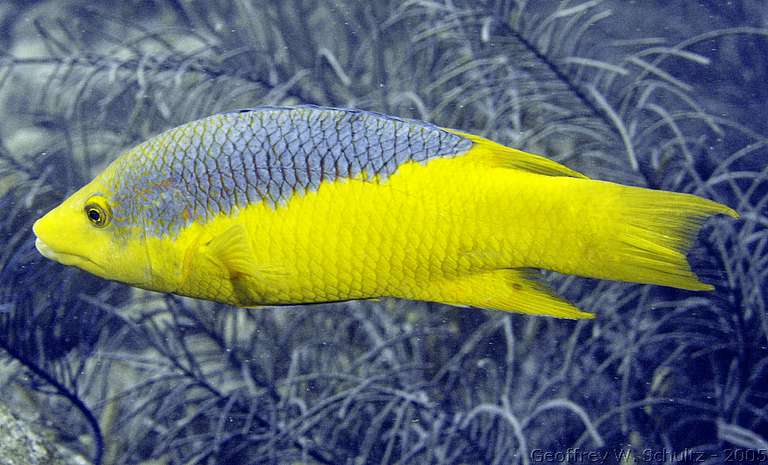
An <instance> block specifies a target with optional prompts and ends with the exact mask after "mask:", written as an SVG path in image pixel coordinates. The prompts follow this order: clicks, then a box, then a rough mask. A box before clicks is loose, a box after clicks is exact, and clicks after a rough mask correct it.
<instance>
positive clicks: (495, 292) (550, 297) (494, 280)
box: [419, 269, 595, 319]
mask: <svg viewBox="0 0 768 465" xmlns="http://www.w3.org/2000/svg"><path fill="white" fill-rule="evenodd" d="M424 294H425V295H423V296H419V298H420V299H422V300H429V301H433V302H441V303H445V304H449V305H457V306H470V307H478V308H487V309H494V310H503V311H507V312H518V313H527V314H531V315H548V316H553V317H557V318H570V319H583V318H594V317H595V315H593V314H592V313H587V312H583V311H581V310H579V309H578V308H576V307H575V306H574V305H573V304H571V303H570V302H568V301H566V300H565V299H562V298H560V297H558V296H556V295H555V294H553V293H552V291H551V290H550V289H548V288H547V287H546V286H545V285H544V284H543V283H542V282H541V281H539V280H537V279H536V278H535V277H534V276H533V274H532V273H531V272H530V271H529V270H525V269H503V270H492V271H486V272H481V273H476V274H471V275H467V276H461V277H457V278H453V279H450V280H444V281H438V282H435V283H432V284H431V285H430V286H428V287H426V288H425V289H424Z"/></svg>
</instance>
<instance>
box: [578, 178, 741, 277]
mask: <svg viewBox="0 0 768 465" xmlns="http://www.w3.org/2000/svg"><path fill="white" fill-rule="evenodd" d="M589 182H599V181H589ZM600 184H603V185H604V186H603V187H604V188H605V189H607V190H613V189H616V190H617V192H616V194H617V196H616V199H617V201H616V202H615V203H614V205H615V211H613V212H611V211H607V212H604V213H605V216H606V217H608V218H613V223H614V224H613V227H612V228H609V229H607V230H606V236H605V238H604V240H605V241H606V242H605V250H606V251H608V252H609V259H608V260H605V261H604V262H603V263H601V264H592V265H593V266H594V265H597V266H596V267H595V268H594V269H591V270H588V272H587V273H584V274H585V275H588V276H594V277H599V278H603V279H612V280H617V281H628V282H636V283H645V284H658V285H662V286H671V287H677V288H681V289H689V290H696V291H703V290H712V286H711V285H709V284H704V283H702V282H701V281H699V279H698V278H697V277H696V275H695V274H694V273H693V271H691V267H690V265H689V263H688V260H687V258H686V252H688V250H689V249H690V247H691V245H692V243H693V241H694V239H695V238H696V234H697V233H698V232H699V229H701V225H702V224H703V223H704V221H705V220H706V219H707V218H708V217H710V216H712V215H716V214H724V215H729V216H732V217H734V218H738V217H739V215H738V213H736V211H734V210H733V209H731V208H728V207H727V206H725V205H722V204H720V203H717V202H713V201H711V200H707V199H704V198H701V197H697V196H695V195H691V194H682V193H678V192H667V191H658V190H651V189H643V188H639V187H627V186H619V185H616V184H611V183H600ZM579 274H581V273H579Z"/></svg>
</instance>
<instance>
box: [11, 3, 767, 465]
mask: <svg viewBox="0 0 768 465" xmlns="http://www.w3.org/2000/svg"><path fill="white" fill-rule="evenodd" d="M766 83H768V8H766V4H765V2H763V1H761V0H743V1H727V2H726V1H720V0H701V1H691V2H688V1H672V2H669V1H664V0H643V1H623V0H603V1H601V0H589V1H567V0H563V1H550V0H545V1H542V0H537V1H512V0H496V1H491V0H487V1H483V0H481V1H470V0H466V1H465V0H422V1H417V0H409V1H395V0H377V1H370V2H369V1H362V0H359V1H352V0H349V1H342V0H282V1H281V0H274V1H262V2H256V1H247V0H239V1H202V0H200V1H194V0H164V1H161V0H157V1H128V2H121V3H119V4H114V5H111V6H106V5H99V4H97V3H96V2H89V1H85V0H43V1H7V0H6V1H3V2H2V3H0V115H1V117H0V212H2V216H1V217H0V238H1V239H0V410H5V409H8V410H10V411H11V412H12V413H13V414H14V415H15V417H16V418H18V420H19V421H20V422H23V423H25V424H27V425H28V427H29V429H30V434H36V435H39V436H41V437H43V438H44V439H43V440H44V441H45V442H47V443H48V444H49V445H50V447H51V448H54V449H57V450H58V452H56V453H55V455H61V456H66V457H67V458H64V459H62V460H65V461H66V462H62V463H93V464H104V465H107V464H110V465H112V464H115V465H117V464H121V465H122V464H126V465H127V464H152V465H159V464H169V465H170V464H190V465H191V464H232V465H240V464H308V465H309V464H311V465H315V464H334V465H341V464H350V465H352V464H354V465H358V464H359V465H364V464H446V465H447V464H456V465H459V464H489V465H490V464H504V465H507V464H533V463H649V464H650V463H680V464H689V463H690V464H693V463H696V464H698V463H706V464H716V463H759V462H760V461H762V460H768V311H767V309H766V297H768V117H767V116H766V115H767V114H768V110H767V107H768V85H767V84H766ZM300 103H313V104H318V105H331V106H337V107H349V108H352V107H354V108H362V109H366V110H373V111H378V112H383V113H387V114H393V115H398V116H402V117H410V118H417V119H424V120H427V121H430V122H433V123H435V124H438V125H440V126H444V127H450V128H457V129H460V130H462V131H466V132H470V133H475V134H480V135H483V136H486V137H489V138H491V139H493V140H496V141H498V142H501V143H504V144H506V145H510V146H514V147H520V148H523V149H526V150H529V151H532V152H535V153H541V154H545V155H547V156H549V157H551V158H553V159H555V160H557V161H559V162H562V163H565V164H567V165H568V166H569V167H571V168H574V169H577V170H580V171H582V172H583V173H585V174H586V175H588V176H590V177H592V178H597V179H604V180H611V181H617V182H622V183H626V184H633V185H639V186H647V187H652V188H657V189H666V190H673V191H679V192H690V193H695V194H698V195H700V196H703V197H707V198H710V199H713V200H716V201H718V202H722V203H725V204H727V205H729V206H731V207H733V208H735V209H736V210H738V211H739V212H740V214H741V215H742V218H741V219H740V220H738V221H734V220H732V219H730V218H725V217H717V218H713V219H711V220H710V221H709V222H708V223H707V225H706V226H705V228H704V229H703V231H702V233H701V234H700V236H699V239H698V241H697V243H696V246H695V247H694V250H693V251H692V252H691V256H690V258H691V260H692V261H693V263H694V269H695V270H696V271H697V272H698V273H699V275H700V276H701V277H702V279H703V280H704V281H706V282H709V283H712V284H714V285H715V287H716V290H715V291H713V292H688V291H683V290H676V289H671V288H665V287H659V286H648V285H636V284H625V283H617V282H608V281H596V280H589V279H583V278H575V277H565V276H561V275H556V274H554V273H550V274H549V275H548V279H550V280H551V282H552V283H553V285H554V287H555V288H556V289H557V292H558V294H560V295H563V296H566V297H567V298H569V299H571V300H572V301H574V302H575V303H576V304H577V305H578V306H579V307H581V308H583V309H586V310H590V311H594V312H595V313H596V314H597V318H596V319H595V320H591V321H568V320H557V319H552V318H544V317H532V316H525V315H519V314H506V313H503V312H498V311H484V310H475V309H463V308H452V307H449V306H444V305H437V304H429V303H417V302H407V301H398V300H388V299H385V300H382V301H373V302H369V301H366V302H348V303H338V304H326V305H313V306H296V307H281V308H263V309H251V310H243V309H236V308H231V307H227V306H223V305H220V304H215V303H211V302H203V301H195V300H191V299H186V298H179V297H175V296H171V295H161V294H157V293H151V292H146V291H141V290H137V289H133V288H129V287H127V286H124V285H121V284H117V283H112V282H108V281H104V280H102V279H99V278H96V277H94V276H91V275H89V274H87V273H84V272H81V271H79V270H77V269H74V268H68V267H64V266H61V265H59V264H57V263H54V262H52V261H49V260H46V259H44V258H43V257H41V256H40V255H39V254H38V252H37V251H36V250H35V247H34V235H33V234H32V230H31V226H32V223H33V222H34V220H36V219H37V218H38V217H40V216H41V215H42V214H43V213H45V212H46V211H48V210H49V209H50V208H52V207H54V206H55V205H57V204H58V203H59V202H60V201H62V200H63V199H64V198H65V197H67V196H68V195H69V194H70V193H72V192H73V191H74V190H75V189H77V188H79V187H80V186H82V185H83V184H85V183H86V182H87V181H89V180H90V179H91V177H92V176H93V175H95V174H97V173H98V172H100V171H101V169H102V168H103V167H105V166H106V164H107V163H108V162H109V161H111V160H113V159H114V158H116V157H117V156H118V155H119V154H120V153H121V152H122V151H124V150H125V149H128V148H130V147H131V146H133V145H134V144H136V143H138V142H140V141H143V140H145V139H147V138H148V137H149V136H151V135H153V134H156V133H158V132H160V131H161V130H164V129H167V128H170V127H173V126H176V125H178V124H181V123H184V122H187V121H190V120H193V119H196V118H199V117H203V116H206V115H209V114H213V113H216V112H220V111H224V110H231V109H236V108H247V107H249V106H255V105H263V104H281V105H292V104H300ZM446 189H450V186H446ZM0 418H8V417H5V416H0ZM4 427H6V425H4V424H2V421H0V431H4V430H3V428H4ZM1 444H2V440H0V456H2V457H0V463H2V464H5V463H14V464H15V463H33V462H32V461H31V459H30V460H28V461H24V459H23V458H18V459H17V460H18V461H15V462H14V461H12V460H13V457H11V456H10V455H8V454H9V453H7V452H3V451H2V447H4V446H2V445H1ZM4 454H5V455H4ZM3 460H6V462H4V461H3ZM50 460H51V461H52V460H54V459H53V458H51V459H50ZM35 463H38V462H35ZM39 463H53V462H39Z"/></svg>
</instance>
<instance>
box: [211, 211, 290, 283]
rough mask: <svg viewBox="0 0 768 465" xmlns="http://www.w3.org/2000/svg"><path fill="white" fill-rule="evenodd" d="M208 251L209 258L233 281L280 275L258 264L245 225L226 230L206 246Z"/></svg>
mask: <svg viewBox="0 0 768 465" xmlns="http://www.w3.org/2000/svg"><path fill="white" fill-rule="evenodd" d="M206 249H207V250H206V255H207V256H208V258H209V259H211V260H213V261H214V262H218V263H219V264H220V265H221V266H222V267H223V268H224V269H225V270H226V271H227V272H228V273H229V276H230V278H232V279H235V278H240V277H249V278H255V279H263V278H264V277H265V276H266V275H269V274H273V275H274V274H278V273H276V272H275V271H274V270H272V271H270V270H268V269H266V268H264V267H260V266H259V265H258V264H257V263H256V260H255V256H256V254H255V253H254V250H253V246H252V245H251V240H250V238H249V237H248V231H247V230H246V229H245V227H244V226H243V225H240V224H237V225H234V226H232V227H230V228H229V229H227V230H225V231H224V232H223V233H221V234H219V235H218V236H216V237H215V238H213V239H212V240H211V241H210V242H209V243H208V244H207V245H206Z"/></svg>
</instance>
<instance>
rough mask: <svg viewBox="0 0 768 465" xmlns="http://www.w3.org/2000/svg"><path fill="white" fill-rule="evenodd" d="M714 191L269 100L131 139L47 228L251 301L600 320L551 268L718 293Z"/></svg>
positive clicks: (46, 219)
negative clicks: (372, 303) (710, 225)
mask: <svg viewBox="0 0 768 465" xmlns="http://www.w3.org/2000/svg"><path fill="white" fill-rule="evenodd" d="M717 214H723V215H728V216H731V217H733V218H738V216H739V215H738V213H737V212H736V211H734V210H733V209H731V208H729V207H727V206H725V205H723V204H720V203H717V202H714V201H712V200H708V199H705V198H702V197H699V196H695V195H692V194H687V193H678V192H668V191H662V190H654V189H647V188H642V187H635V186H627V185H621V184H616V183H612V182H607V181H601V180H594V179H590V178H588V177H587V176H585V175H584V174H582V173H580V172H577V171H575V170H573V169H570V168H568V167H566V166H564V165H562V164H560V163H557V162H555V161H553V160H551V159H549V158H546V157H544V156H540V155H535V154H531V153H527V152H525V151H522V150H518V149H515V148H511V147H507V146H504V145H502V144H499V143H496V142H493V141H491V140H489V139H486V138H483V137H481V136H477V135H472V134H469V133H465V132H461V131H458V130H454V129H447V128H442V127H439V126H435V125H433V124H430V123H427V122H423V121H418V120H411V119H404V118H399V117H395V116H388V115H384V114H380V113H375V112H371V111H364V110H354V109H339V108H330V107H320V106H311V105H302V106H261V107H254V108H250V109H245V110H237V111H231V112H225V113H220V114H215V115H212V116H208V117H205V118H202V119H199V120H196V121H192V122H189V123H186V124H183V125H181V126H178V127H175V128H172V129H169V130H166V131H165V132H162V133H160V134H158V135H156V136H154V137H151V138H150V139H148V140H146V141H145V142H143V143H140V144H139V145H137V146H135V147H134V148H131V149H129V150H127V151H125V152H124V153H122V155H120V156H119V157H118V158H117V159H115V160H114V161H113V162H112V163H111V164H110V165H108V166H107V167H106V168H105V169H104V170H103V171H102V172H101V173H100V174H99V175H98V176H96V177H95V178H94V179H93V180H92V181H91V182H90V183H88V184H86V185H85V186H84V187H82V188H81V189H79V190H78V191H76V192H75V193H74V194H72V195H71V196H69V197H68V198H67V199H66V200H64V201H63V202H62V203H61V204H60V205H58V206H57V207H55V208H54V209H52V210H51V211H49V212H48V213H47V214H45V215H44V216H43V217H41V218H40V219H38V220H37V221H36V222H35V223H34V225H33V232H34V234H35V236H36V240H35V245H36V247H37V250H38V251H39V252H40V253H41V254H42V255H43V256H44V257H47V258H49V259H52V260H55V261H57V262H59V263H61V264H64V265H70V266H75V267H78V268H80V269H82V270H85V271H87V272H89V273H92V274H95V275H97V276H100V277H102V278H105V279H108V280H113V281H118V282H122V283H126V284H128V285H131V286H135V287H139V288H143V289H148V290H152V291H158V292H164V293H173V294H177V295H181V296H188V297H193V298H198V299H206V300H211V301H216V302H221V303H224V304H229V305H233V306H238V307H263V306H275V305H303V304H313V303H323V302H338V301H349V300H367V299H371V300H375V299H381V298H397V299H406V300H413V301H428V302H437V303H443V304H447V305H453V306H459V307H473V308H482V309H494V310H502V311H510V312H518V313H526V314H532V315H548V316H553V317H559V318H569V319H581V318H593V317H594V313H591V312H588V311H584V310H581V309H579V308H577V307H576V306H574V305H573V304H572V303H571V302H569V301H568V300H566V299H564V298H562V297H560V296H558V295H556V294H555V293H554V292H553V291H552V289H551V288H550V287H548V286H547V284H546V283H545V281H544V280H542V279H541V273H542V271H541V270H550V271H555V272H558V273H564V274H572V275H578V276H585V277H591V278H597V279H606V280H614V281H625V282H632V283H643V284H653V285H660V286H670V287H674V288H680V289H686V290H692V291H707V290H712V289H713V286H712V285H711V284H706V283H703V282H702V281H700V280H699V279H698V277H697V276H696V274H695V273H694V272H693V271H692V269H691V267H690V264H689V263H688V260H687V258H686V253H687V251H688V250H689V249H690V248H691V246H692V244H693V241H694V240H695V238H696V234H697V233H698V231H699V230H700V228H701V227H702V225H703V223H704V221H705V220H706V219H707V218H708V217H710V216H713V215H717Z"/></svg>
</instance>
